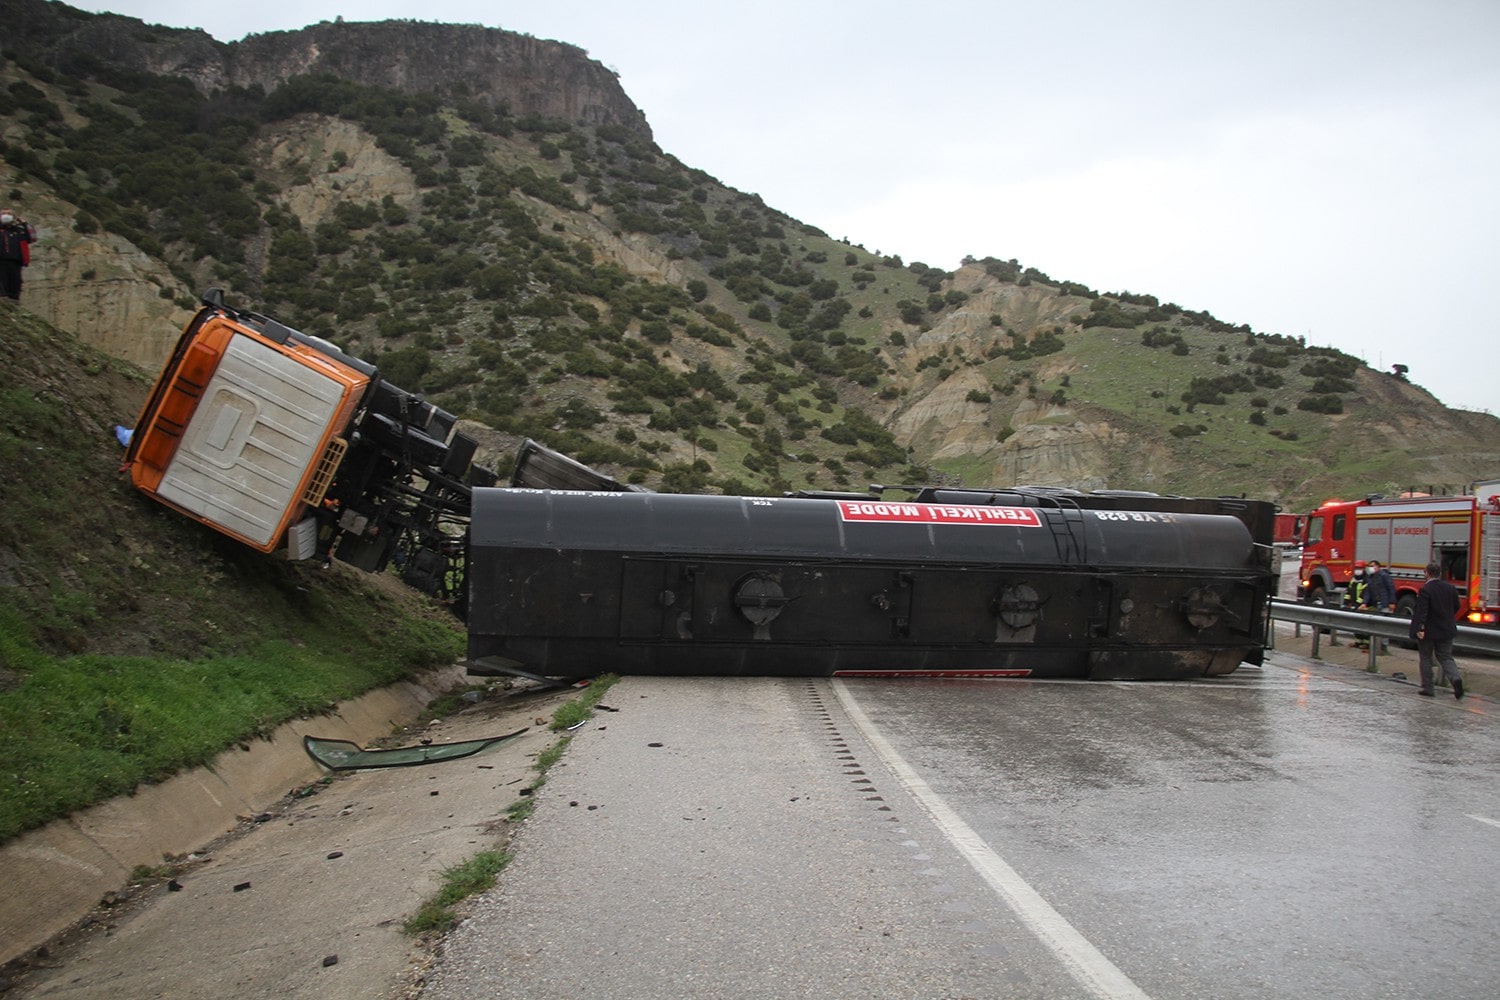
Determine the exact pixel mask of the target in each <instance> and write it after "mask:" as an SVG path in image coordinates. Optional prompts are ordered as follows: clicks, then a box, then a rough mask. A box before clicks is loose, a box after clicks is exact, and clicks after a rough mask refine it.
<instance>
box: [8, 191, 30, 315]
mask: <svg viewBox="0 0 1500 1000" xmlns="http://www.w3.org/2000/svg"><path fill="white" fill-rule="evenodd" d="M35 241H36V230H35V229H32V228H31V227H30V226H28V225H27V224H26V223H25V222H22V221H21V220H20V219H19V218H17V216H16V213H15V212H13V211H11V210H10V209H8V208H5V209H0V295H4V296H5V297H6V298H8V299H19V298H20V297H21V268H23V267H25V266H26V265H27V264H30V263H31V244H32V243H33V242H35Z"/></svg>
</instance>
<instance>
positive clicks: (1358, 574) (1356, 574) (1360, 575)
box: [1354, 569, 1365, 580]
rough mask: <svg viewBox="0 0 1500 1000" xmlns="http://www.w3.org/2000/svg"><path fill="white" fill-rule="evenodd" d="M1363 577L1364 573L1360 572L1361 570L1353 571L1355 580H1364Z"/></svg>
mask: <svg viewBox="0 0 1500 1000" xmlns="http://www.w3.org/2000/svg"><path fill="white" fill-rule="evenodd" d="M1364 575H1365V571H1364V570H1362V569H1357V570H1355V571H1354V578H1355V579H1356V580H1361V579H1364Z"/></svg>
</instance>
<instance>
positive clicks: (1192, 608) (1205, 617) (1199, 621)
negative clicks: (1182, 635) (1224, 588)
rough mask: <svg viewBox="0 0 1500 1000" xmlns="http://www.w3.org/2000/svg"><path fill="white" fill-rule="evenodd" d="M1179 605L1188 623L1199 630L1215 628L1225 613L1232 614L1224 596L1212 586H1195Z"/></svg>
mask: <svg viewBox="0 0 1500 1000" xmlns="http://www.w3.org/2000/svg"><path fill="white" fill-rule="evenodd" d="M1178 607H1179V609H1180V610H1181V611H1182V614H1183V617H1185V618H1187V620H1188V624H1189V625H1191V626H1193V628H1195V629H1198V630H1199V631H1202V630H1203V629H1206V628H1213V627H1214V626H1215V625H1217V624H1219V619H1220V618H1222V617H1223V616H1224V615H1227V614H1228V615H1232V613H1231V612H1230V610H1229V609H1228V608H1227V607H1225V606H1224V598H1223V597H1221V596H1220V595H1219V592H1218V591H1216V590H1214V589H1213V588H1211V587H1194V588H1193V589H1192V590H1190V591H1188V592H1187V593H1186V594H1185V595H1183V597H1182V600H1181V601H1180V602H1179V604H1178Z"/></svg>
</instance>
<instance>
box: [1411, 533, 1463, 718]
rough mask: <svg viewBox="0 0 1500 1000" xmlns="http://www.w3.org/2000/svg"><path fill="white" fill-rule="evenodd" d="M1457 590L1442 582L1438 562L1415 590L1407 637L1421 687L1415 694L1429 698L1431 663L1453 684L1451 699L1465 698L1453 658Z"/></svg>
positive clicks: (1456, 624) (1441, 569) (1457, 607)
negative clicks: (1414, 643) (1411, 643)
mask: <svg viewBox="0 0 1500 1000" xmlns="http://www.w3.org/2000/svg"><path fill="white" fill-rule="evenodd" d="M1458 610H1459V603H1458V588H1456V587H1454V586H1453V584H1451V583H1449V582H1448V581H1447V580H1444V579H1443V567H1442V565H1441V564H1440V563H1428V564H1427V582H1426V583H1424V584H1422V589H1421V590H1419V591H1417V606H1416V609H1415V610H1414V611H1413V612H1412V615H1411V626H1410V628H1409V629H1408V631H1407V634H1408V635H1409V636H1411V637H1412V638H1413V639H1415V640H1417V666H1418V668H1419V669H1420V670H1421V671H1422V686H1421V687H1420V688H1418V689H1417V694H1421V695H1426V696H1427V697H1429V698H1431V697H1432V661H1433V660H1434V659H1436V660H1437V661H1438V663H1440V664H1441V665H1442V667H1443V676H1444V677H1446V678H1448V681H1449V683H1451V684H1452V685H1453V697H1455V698H1462V697H1463V696H1464V679H1463V677H1462V676H1461V675H1460V674H1459V672H1458V661H1457V660H1455V659H1454V658H1453V640H1454V639H1456V638H1457V637H1458V621H1457V619H1458Z"/></svg>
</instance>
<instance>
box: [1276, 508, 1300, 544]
mask: <svg viewBox="0 0 1500 1000" xmlns="http://www.w3.org/2000/svg"><path fill="white" fill-rule="evenodd" d="M1306 522H1307V515H1306V514H1277V515H1276V530H1275V534H1274V535H1273V537H1272V539H1271V540H1272V542H1274V543H1275V544H1276V545H1280V546H1282V547H1284V548H1292V549H1295V548H1296V547H1297V546H1299V545H1301V544H1302V529H1303V527H1304V526H1305V524H1306Z"/></svg>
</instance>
